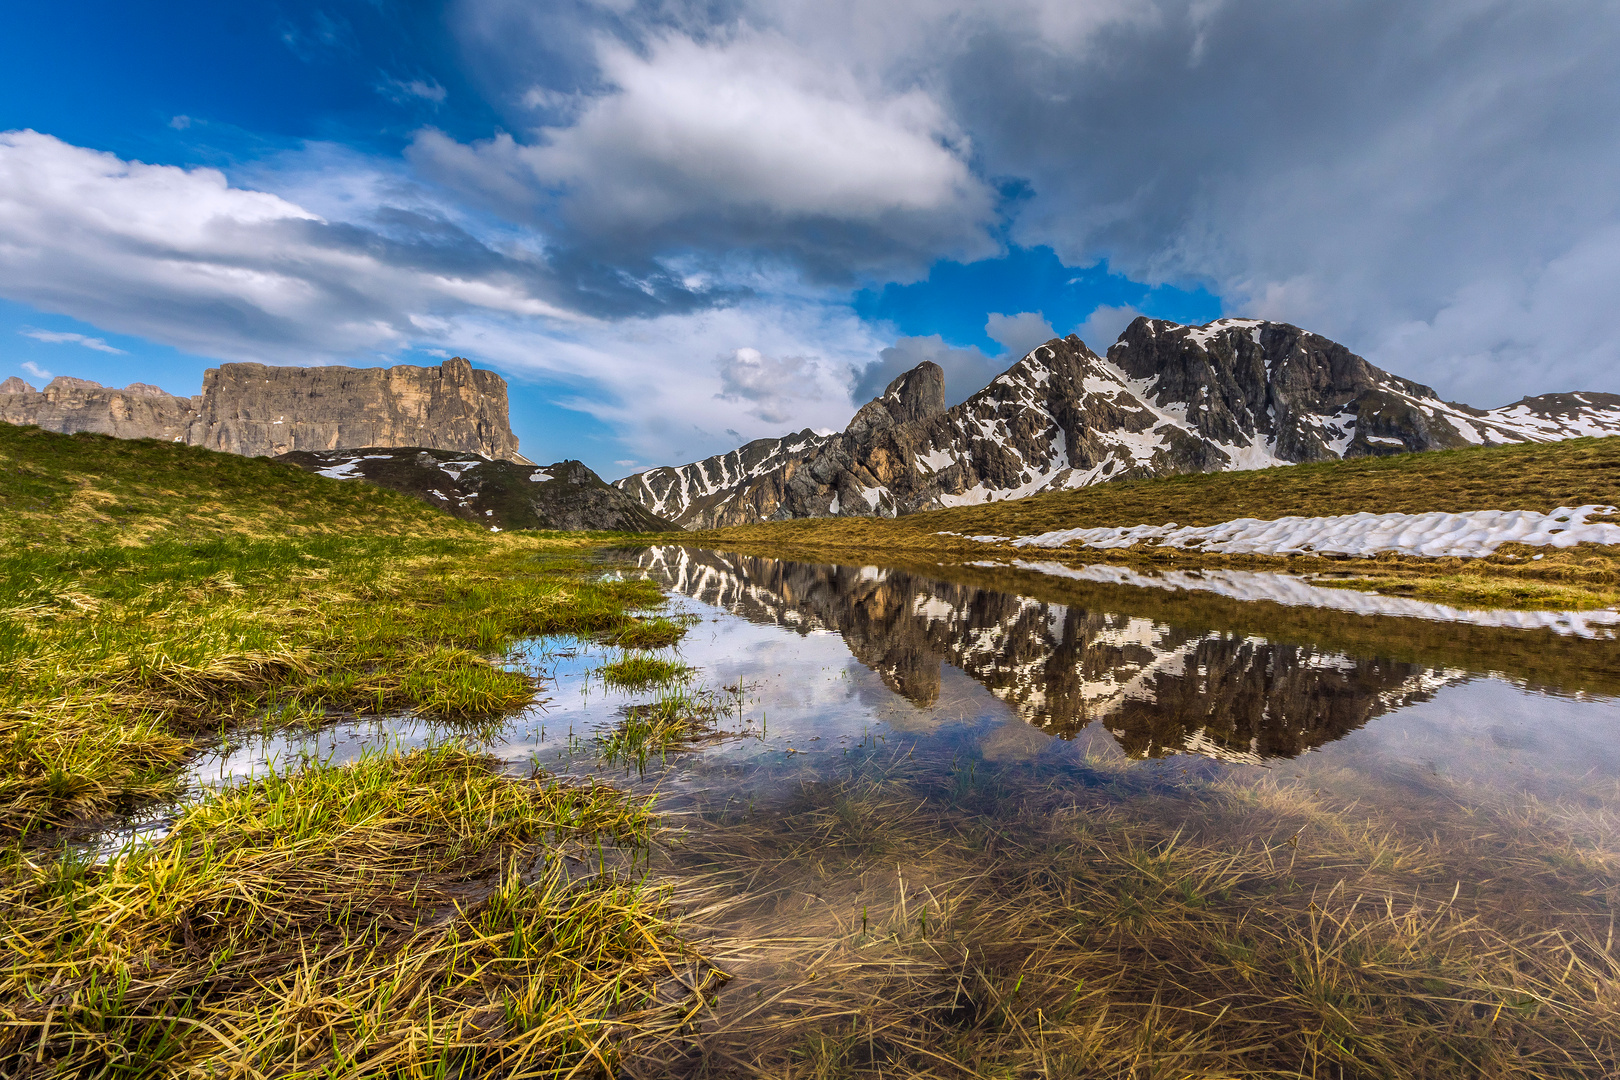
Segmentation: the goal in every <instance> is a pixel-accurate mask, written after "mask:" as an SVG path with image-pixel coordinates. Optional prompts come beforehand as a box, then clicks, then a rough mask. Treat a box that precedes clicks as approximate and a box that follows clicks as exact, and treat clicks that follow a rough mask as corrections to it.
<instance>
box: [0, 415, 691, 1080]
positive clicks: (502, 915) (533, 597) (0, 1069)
mask: <svg viewBox="0 0 1620 1080" xmlns="http://www.w3.org/2000/svg"><path fill="white" fill-rule="evenodd" d="M0 510H3V512H0V540H3V541H4V542H5V547H4V549H3V550H4V554H3V555H0V596H3V597H5V600H4V601H3V602H4V605H5V606H4V607H3V608H0V1074H4V1075H7V1076H11V1077H20V1076H29V1077H46V1076H82V1077H93V1076H104V1077H105V1076H113V1077H116V1076H125V1077H147V1076H160V1075H198V1076H202V1075H208V1076H224V1075H232V1076H244V1077H245V1076H255V1077H257V1076H265V1075H283V1076H311V1077H313V1076H321V1077H347V1076H359V1075H376V1074H386V1075H389V1076H398V1077H423V1078H428V1077H432V1078H440V1077H447V1076H452V1075H473V1074H483V1073H488V1072H493V1073H500V1074H503V1075H513V1074H522V1075H556V1076H571V1075H588V1074H595V1073H611V1072H612V1071H613V1070H614V1068H615V1062H616V1061H617V1059H618V1055H619V1054H620V1053H621V1052H622V1050H623V1048H625V1047H629V1046H633V1045H635V1044H636V1043H637V1040H639V1039H641V1038H643V1037H649V1036H657V1037H663V1035H666V1034H668V1033H669V1032H670V1031H673V1030H674V1029H675V1028H677V1027H679V1026H680V1025H681V1024H683V1023H684V1022H685V1021H686V1019H687V1018H688V1017H689V1014H690V1012H691V1010H692V1008H694V1007H695V1006H696V1005H697V1004H699V1003H701V1001H702V1000H703V998H704V996H705V995H706V994H707V993H708V992H710V990H711V989H712V987H713V986H714V985H715V982H716V980H717V978H718V976H717V975H715V974H714V973H713V972H712V970H711V969H709V968H708V967H706V966H705V965H704V963H703V961H702V960H701V958H699V957H697V956H696V955H695V954H693V953H692V952H691V951H690V950H689V949H688V948H687V946H686V945H685V944H684V943H683V941H682V940H681V939H680V937H679V935H678V934H677V933H676V932H675V923H674V922H673V921H672V917H671V915H670V913H669V912H668V911H667V909H666V906H665V904H664V901H663V900H662V898H661V894H660V893H658V892H657V891H656V890H654V889H651V888H649V887H648V886H647V885H645V884H644V883H643V880H642V879H643V874H642V873H641V872H640V871H638V870H636V869H635V867H636V864H637V863H638V862H639V861H644V849H645V846H646V844H647V842H648V839H649V830H650V829H651V828H652V819H651V818H650V816H649V815H648V813H647V809H646V807H645V806H644V805H643V804H641V803H640V802H639V801H637V800H635V799H633V798H631V797H629V796H627V795H625V794H624V793H622V792H619V791H616V790H614V789H611V788H606V787H599V786H583V787H581V786H572V787H570V786H559V785H556V784H551V783H548V782H546V781H545V780H544V779H543V778H542V779H537V780H535V781H531V782H523V781H519V780H516V779H513V778H511V777H506V776H502V775H499V774H497V773H495V772H494V771H492V769H491V766H490V762H489V761H486V760H484V759H482V758H478V757H474V756H471V755H469V754H467V753H465V752H463V751H461V750H457V749H455V748H453V747H446V748H441V749H438V750H434V751H430V752H423V753H418V754H412V755H406V756H403V757H402V756H399V755H391V756H378V757H367V758H365V759H364V760H362V761H361V762H360V763H358V764H357V765H354V766H350V767H345V768H334V767H326V766H321V765H312V766H310V767H308V768H306V769H305V770H303V771H302V772H299V773H297V774H296V775H292V776H286V777H271V778H267V779H265V780H262V781H259V782H256V783H252V784H248V785H244V786H242V787H239V788H235V789H232V790H229V791H226V792H224V793H222V794H219V795H216V796H212V797H209V798H206V799H203V800H202V801H200V802H196V803H193V804H191V805H189V806H188V808H187V809H186V810H185V812H184V815H183V816H182V817H181V819H180V822H179V824H178V826H177V827H176V828H175V830H174V831H173V833H172V834H171V835H170V836H169V837H168V838H167V839H165V840H163V841H162V842H161V843H159V844H157V845H155V846H152V847H149V848H144V849H137V850H135V851H133V852H132V853H130V854H128V855H126V856H125V857H123V858H120V859H118V860H116V861H114V862H112V863H111V864H110V865H107V866H102V867H98V866H92V865H89V864H88V863H86V862H83V861H81V860H80V859H78V858H77V857H75V856H73V855H72V854H71V851H72V849H71V847H70V846H69V845H68V841H70V840H71V839H72V838H74V837H75V836H78V835H82V834H83V833H85V832H87V831H93V830H94V829H97V828H100V827H102V826H105V825H109V824H113V823H115V822H116V821H117V815H119V814H121V813H125V812H129V811H133V810H137V809H140V808H142V807H145V806H150V805H151V804H154V803H161V802H162V801H163V800H166V799H169V798H172V797H173V796H174V795H176V794H177V779H176V778H177V776H178V775H179V771H180V769H181V767H182V766H183V764H184V763H185V761H186V760H187V759H188V758H190V757H191V756H192V755H194V754H195V753H197V752H198V751H199V750H200V749H201V748H202V747H204V746H205V745H208V744H210V743H212V742H215V741H218V740H220V739H222V738H225V737H226V736H228V734H229V733H230V732H231V731H232V730H233V729H235V728H239V727H243V726H252V727H257V728H260V729H263V728H273V727H275V726H278V725H284V724H296V725H301V726H315V727H319V726H321V725H322V724H324V723H326V722H327V721H328V720H330V719H332V718H333V717H336V716H343V715H363V714H384V713H402V712H407V713H414V714H417V715H422V716H427V717H432V718H435V719H437V720H439V721H442V722H443V725H444V727H445V729H446V730H448V731H450V732H452V733H453V732H455V731H457V730H463V731H468V732H474V733H476V732H480V731H485V730H487V729H488V727H489V725H491V724H493V723H498V722H499V720H500V718H501V717H502V716H504V715H506V714H508V713H510V712H511V711H513V710H515V709H520V708H522V707H525V706H527V705H528V704H530V703H531V702H532V701H533V700H534V698H535V693H536V690H537V686H536V684H535V681H534V679H533V678H532V677H531V676H529V675H528V674H526V673H525V672H524V671H523V670H521V669H517V668H515V667H511V666H509V665H507V664H506V663H505V658H506V655H507V652H508V650H509V648H510V647H511V646H512V645H513V644H514V643H515V642H516V641H518V640H519V639H522V638H526V637H530V636H533V635H539V634H550V633H556V634H568V635H605V634H610V633H619V634H621V635H622V636H626V637H627V638H629V639H635V640H653V639H656V640H657V641H658V642H660V643H662V644H669V643H671V642H673V640H675V639H676V638H678V637H679V635H680V634H681V633H683V632H684V629H685V626H684V624H683V623H680V622H678V621H674V620H670V619H667V618H663V617H658V616H649V615H647V614H645V613H646V612H648V611H649V610H651V609H655V608H658V607H660V606H661V605H662V603H663V597H662V594H661V592H660V590H659V589H658V588H657V587H656V586H655V585H653V584H652V583H650V582H648V581H644V580H639V579H638V580H616V579H611V578H605V577H604V576H603V575H602V573H601V566H600V564H599V563H598V562H597V561H596V557H597V556H596V553H597V551H598V549H600V548H601V547H602V546H603V545H604V544H605V543H608V542H611V541H612V540H614V539H615V538H614V537H613V536H611V535H603V534H593V535H584V534H559V533H525V534H512V533H502V534H498V535H492V534H490V533H487V532H485V531H484V530H482V529H480V528H478V527H477V526H475V525H471V524H468V523H464V522H459V521H456V520H454V519H453V518H449V517H447V516H445V515H442V514H440V513H438V512H437V511H434V510H432V509H431V508H429V507H426V506H424V505H422V504H421V503H419V502H417V501H416V500H414V499H412V498H409V497H407V496H404V495H399V494H396V493H393V492H389V491H384V490H381V489H378V488H375V487H372V486H370V485H366V484H355V483H347V482H342V481H335V480H330V479H326V478H322V477H318V476H312V475H309V474H306V473H303V472H301V471H299V470H296V469H292V468H290V467H287V466H283V465H279V464H277V463H275V462H271V461H266V460H262V459H248V458H241V457H235V456H232V455H229V454H220V453H214V452H211V451H206V450H200V449H196V448H189V447H182V446H175V445H172V444H165V443H158V442H153V441H120V440H115V439H109V438H103V437H99V436H63V435H56V434H52V433H48V432H41V431H38V430H36V429H27V428H15V427H10V426H7V425H0ZM632 613H637V614H632ZM615 852H618V854H617V855H615V854H614V853H615ZM590 865H594V867H595V869H594V870H592V871H590V872H589V873H587V874H585V876H583V877H582V876H581V868H582V867H585V866H590ZM677 967H678V969H679V970H677ZM683 980H684V981H683Z"/></svg>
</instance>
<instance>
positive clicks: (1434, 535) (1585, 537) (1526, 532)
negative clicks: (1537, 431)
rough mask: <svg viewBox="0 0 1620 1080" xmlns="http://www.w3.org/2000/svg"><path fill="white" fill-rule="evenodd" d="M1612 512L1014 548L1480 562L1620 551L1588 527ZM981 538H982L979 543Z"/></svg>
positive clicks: (1381, 518)
mask: <svg viewBox="0 0 1620 1080" xmlns="http://www.w3.org/2000/svg"><path fill="white" fill-rule="evenodd" d="M1614 510H1615V508H1614V507H1612V506H1596V505H1588V506H1577V507H1567V506H1561V507H1559V508H1558V509H1556V510H1554V511H1553V512H1552V513H1550V514H1538V513H1536V512H1535V511H1533V510H1476V511H1474V512H1473V513H1468V514H1442V513H1433V514H1368V513H1360V514H1345V515H1341V516H1338V517H1285V518H1278V519H1277V520H1275V521H1261V520H1259V519H1257V518H1238V519H1237V520H1236V521H1225V522H1222V523H1221V524H1219V525H1204V526H1193V525H1186V526H1178V525H1176V524H1175V523H1174V522H1171V523H1170V524H1168V525H1132V526H1129V527H1123V526H1122V527H1113V528H1098V529H1059V530H1056V531H1054V532H1045V533H1041V534H1039V535H1038V536H1020V537H1018V538H1017V539H1015V540H1014V541H1013V542H1012V543H1013V546H1014V547H1037V548H1056V547H1062V546H1063V545H1065V544H1080V545H1082V546H1084V547H1092V548H1125V547H1130V546H1131V545H1132V544H1135V543H1138V542H1141V541H1144V540H1146V541H1152V542H1157V544H1158V545H1159V546H1161V547H1175V548H1198V549H1200V550H1202V551H1207V552H1211V553H1215V554H1221V555H1300V554H1304V553H1307V552H1310V553H1314V554H1319V555H1376V554H1378V553H1379V552H1383V551H1392V552H1396V553H1398V554H1402V555H1428V556H1435V557H1438V556H1443V555H1459V556H1463V557H1466V558H1479V557H1481V556H1485V555H1489V554H1490V553H1491V552H1493V551H1495V550H1496V549H1497V548H1499V547H1501V546H1502V545H1503V544H1530V545H1533V546H1536V547H1559V548H1567V547H1574V546H1575V545H1576V544H1581V543H1593V544H1620V524H1616V525H1610V524H1607V523H1598V522H1588V521H1587V520H1586V519H1587V518H1588V517H1591V516H1593V515H1601V514H1612V513H1614ZM975 539H977V538H975Z"/></svg>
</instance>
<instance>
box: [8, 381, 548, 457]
mask: <svg viewBox="0 0 1620 1080" xmlns="http://www.w3.org/2000/svg"><path fill="white" fill-rule="evenodd" d="M0 421H5V422H6V423H11V424H37V425H38V426H39V427H42V428H44V429H46V430H47V431H60V432H64V433H68V434H71V433H73V432H77V431H91V432H96V433H99V434H104V435H115V436H118V437H119V438H125V439H162V440H164V441H166V442H183V443H188V444H190V445H192V446H206V447H208V448H209V449H211V450H224V451H228V452H230V453H233V454H246V455H248V456H250V457H252V456H259V455H267V456H274V455H277V454H284V453H288V452H289V451H294V450H335V449H342V448H345V447H357V446H411V447H431V448H433V449H438V450H456V451H462V452H466V453H473V454H480V455H482V456H484V457H486V458H502V459H508V460H512V461H518V462H525V463H526V461H527V459H525V458H524V457H523V456H522V455H521V454H519V453H518V441H517V437H516V436H514V435H513V434H512V430H511V427H510V425H509V423H508V419H507V399H506V381H505V380H504V379H502V378H501V377H500V376H499V375H497V374H495V373H494V372H493V371H480V370H476V369H474V368H473V366H472V365H471V364H469V363H468V362H467V361H466V360H464V359H462V358H460V357H456V358H454V359H451V360H447V361H445V362H444V363H443V364H441V365H439V366H438V367H412V366H409V365H400V366H398V367H392V368H347V367H270V366H267V365H265V364H222V365H221V366H220V367H218V368H211V369H209V371H208V372H206V373H205V374H204V376H203V387H202V393H200V394H197V395H195V396H193V397H189V398H183V397H177V396H175V395H173V394H168V393H165V392H164V391H162V390H160V389H158V388H157V387H155V386H147V385H145V384H143V383H134V384H132V385H130V386H127V387H125V388H123V389H122V390H117V389H113V388H111V387H105V386H102V385H101V384H100V383H95V382H91V381H89V380H87V379H72V378H67V377H65V376H64V377H60V378H56V379H53V380H52V381H51V383H50V385H48V386H46V387H45V389H44V391H37V390H35V389H34V388H33V387H32V386H29V385H28V384H27V383H25V382H23V381H22V380H21V379H17V378H11V379H7V380H6V381H5V382H4V383H0Z"/></svg>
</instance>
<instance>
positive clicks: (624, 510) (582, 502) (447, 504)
mask: <svg viewBox="0 0 1620 1080" xmlns="http://www.w3.org/2000/svg"><path fill="white" fill-rule="evenodd" d="M276 460H278V461H285V462H287V463H289V464H291V465H296V466H298V467H299V468H301V469H304V470H306V471H308V472H312V473H316V474H318V475H321V476H326V477H330V478H331V479H334V480H364V481H369V482H370V483H373V484H376V485H378V486H379V487H386V488H391V489H393V490H394V491H400V492H404V493H405V494H407V495H414V496H415V497H416V498H418V499H421V500H422V501H423V502H425V503H427V504H428V505H429V506H434V507H437V508H438V509H440V510H443V511H445V512H446V513H448V514H452V515H454V516H456V517H459V518H462V519H464V520H466V521H474V522H477V523H478V524H480V525H483V526H485V527H486V528H491V529H498V530H509V529H565V530H581V529H590V530H599V531H605V532H638V533H645V532H679V531H680V526H679V525H676V524H674V523H673V522H670V521H665V520H664V519H663V518H660V517H658V516H657V515H655V514H653V513H651V512H650V511H648V510H647V509H646V507H644V506H642V505H641V504H640V503H638V502H636V501H635V500H634V499H632V498H630V497H629V496H628V495H626V494H625V493H624V492H622V491H620V490H619V489H617V488H615V487H612V486H611V485H609V484H607V483H605V482H604V481H603V480H602V478H601V477H599V476H597V475H596V474H595V473H594V472H592V471H591V470H590V469H589V468H587V467H586V466H585V465H583V464H582V463H580V462H578V461H559V462H556V463H555V464H552V465H532V464H527V463H523V464H520V463H518V462H515V461H505V460H498V459H496V460H492V459H490V458H486V457H482V456H480V455H478V454H468V453H461V452H457V451H453V450H436V449H426V448H423V447H417V446H411V447H387V446H370V447H359V448H355V449H349V450H295V451H292V452H291V453H287V454H282V455H280V456H279V457H278V458H277V459H276Z"/></svg>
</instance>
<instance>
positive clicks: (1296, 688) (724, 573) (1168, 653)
mask: <svg viewBox="0 0 1620 1080" xmlns="http://www.w3.org/2000/svg"><path fill="white" fill-rule="evenodd" d="M638 562H639V564H640V565H641V566H642V568H644V569H645V570H647V571H648V572H649V573H650V574H651V575H652V576H653V577H654V579H655V580H658V581H660V582H661V583H663V584H664V585H666V586H667V587H669V588H670V589H672V590H674V591H675V592H678V593H681V594H683V595H686V596H689V597H692V598H693V599H695V600H699V601H701V602H703V603H705V604H709V605H712V606H714V607H718V608H721V609H724V610H727V611H731V612H733V613H735V614H737V615H739V616H741V617H743V618H745V619H748V620H750V621H752V622H756V623H766V624H775V625H778V626H782V627H786V628H789V629H793V630H796V631H798V632H799V633H805V634H807V633H809V632H811V631H812V630H828V631H832V632H835V633H837V634H839V635H841V636H842V638H843V640H844V642H845V644H846V645H847V646H848V648H849V651H850V652H851V654H853V655H854V656H855V658H856V659H857V660H859V661H860V662H861V663H862V664H864V665H866V666H867V667H868V668H870V669H872V670H873V671H874V672H876V673H877V674H878V676H879V677H880V678H881V679H882V680H883V682H884V684H885V685H887V686H888V687H889V688H890V689H891V690H893V691H894V692H895V693H897V694H899V695H901V696H903V697H905V698H906V699H907V700H909V701H910V702H912V703H913V704H915V705H917V706H919V707H922V708H928V707H930V706H932V705H933V704H934V703H935V702H936V701H937V699H938V697H939V693H940V683H941V677H940V673H941V668H940V665H941V664H946V663H948V664H950V665H951V666H953V667H955V668H958V669H960V670H961V671H963V672H965V673H966V674H967V675H969V676H970V677H972V678H973V679H974V680H976V681H977V682H979V683H980V684H982V685H983V686H984V687H985V688H986V689H987V690H989V691H990V692H991V693H992V694H994V695H995V696H996V697H998V698H1000V699H1001V700H1002V701H1004V702H1006V703H1007V704H1008V705H1009V706H1010V707H1011V708H1012V709H1013V711H1014V712H1016V713H1017V715H1018V716H1020V717H1022V718H1023V719H1024V720H1025V721H1026V722H1028V723H1029V724H1031V725H1033V726H1034V727H1037V728H1040V729H1042V730H1044V731H1047V732H1049V733H1051V734H1053V735H1057V736H1059V737H1062V738H1073V737H1074V736H1075V735H1076V734H1077V733H1078V732H1079V731H1080V730H1081V729H1082V728H1084V727H1086V726H1087V725H1088V724H1091V723H1092V722H1094V721H1095V722H1098V723H1101V724H1102V725H1103V726H1104V727H1105V728H1106V729H1107V730H1108V731H1109V732H1110V733H1111V734H1112V735H1113V736H1114V738H1115V739H1117V740H1118V742H1119V743H1120V745H1121V746H1122V747H1123V749H1124V750H1125V752H1126V753H1127V754H1129V755H1131V756H1133V757H1139V758H1140V757H1163V756H1166V755H1169V754H1175V753H1197V754H1203V755H1206V756H1210V757H1216V758H1221V759H1224V760H1235V761H1247V762H1259V761H1262V760H1265V759H1269V758H1288V757H1294V756H1296V755H1298V754H1300V753H1303V752H1304V751H1306V750H1309V749H1312V748H1314V747H1318V746H1321V745H1323V744H1325V743H1328V742H1332V741H1333V740H1335V739H1339V738H1342V737H1343V736H1345V735H1346V734H1348V733H1349V732H1352V731H1354V730H1356V729H1357V728H1360V727H1362V726H1363V725H1364V724H1366V723H1367V722H1368V721H1370V720H1372V719H1374V718H1376V717H1378V716H1381V715H1383V714H1384V713H1387V712H1390V711H1391V710H1393V709H1396V708H1399V707H1401V706H1404V705H1407V704H1410V703H1413V702H1417V701H1421V700H1425V699H1427V698H1428V697H1429V696H1431V695H1432V694H1433V692H1434V691H1435V690H1436V689H1438V688H1439V687H1441V686H1444V685H1446V684H1447V683H1450V682H1455V681H1459V680H1461V679H1463V678H1465V677H1466V676H1465V673H1463V672H1460V671H1450V670H1441V669H1435V668H1430V667H1424V666H1421V665H1418V664H1413V663H1406V662H1400V661H1394V660H1389V659H1379V658H1364V657H1351V656H1346V655H1343V654H1341V653H1335V652H1329V651H1325V650H1323V649H1320V648H1317V647H1314V646H1312V645H1309V644H1297V643H1285V642H1276V641H1270V640H1267V639H1265V638H1260V637H1255V636H1252V635H1246V634H1234V633H1228V632H1222V631H1205V630H1187V629H1183V628H1179V627H1175V626H1171V625H1167V624H1165V623H1162V622H1157V621H1154V620H1151V619H1145V618H1140V617H1136V616H1131V615H1125V614H1119V613H1116V612H1111V611H1094V610H1086V609H1083V608H1079V607H1075V606H1070V605H1065V604H1059V603H1048V602H1044V601H1041V600H1036V599H1032V598H1029V597H1025V596H1019V595H1016V594H1013V593H1007V592H1000V591H996V590H991V589H984V588H978V587H975V586H971V585H959V584H953V583H949V582H942V581H936V580H932V579H930V578H926V577H922V576H919V575H916V574H911V573H907V572H905V571H898V570H882V569H878V568H876V567H870V566H868V567H850V566H832V565H826V564H816V563H800V562H790V561H784V560H779V559H768V558H760V557H757V556H744V555H734V554H726V553H720V552H713V551H698V550H691V549H687V548H678V547H658V548H652V549H649V550H648V551H646V552H645V553H643V554H642V555H640V556H639V558H638Z"/></svg>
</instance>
